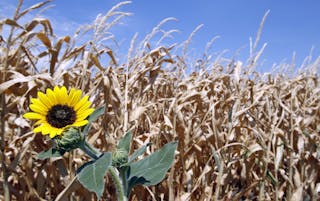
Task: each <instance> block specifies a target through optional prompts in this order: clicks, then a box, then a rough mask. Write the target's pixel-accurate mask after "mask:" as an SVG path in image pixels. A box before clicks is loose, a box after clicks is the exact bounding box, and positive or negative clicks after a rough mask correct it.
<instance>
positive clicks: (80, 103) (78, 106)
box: [74, 96, 89, 111]
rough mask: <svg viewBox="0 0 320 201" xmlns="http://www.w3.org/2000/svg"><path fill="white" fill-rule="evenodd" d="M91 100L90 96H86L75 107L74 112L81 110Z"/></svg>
mask: <svg viewBox="0 0 320 201" xmlns="http://www.w3.org/2000/svg"><path fill="white" fill-rule="evenodd" d="M88 99H89V96H84V97H83V98H82V99H81V100H80V101H79V102H78V103H77V104H76V105H75V106H74V110H75V111H77V110H78V109H79V108H81V107H82V106H83V105H84V104H85V103H86V102H87V101H88Z"/></svg>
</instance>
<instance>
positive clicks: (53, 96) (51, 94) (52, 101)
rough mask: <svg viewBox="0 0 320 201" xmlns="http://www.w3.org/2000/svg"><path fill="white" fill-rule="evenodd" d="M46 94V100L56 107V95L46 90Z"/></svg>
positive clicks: (50, 90)
mask: <svg viewBox="0 0 320 201" xmlns="http://www.w3.org/2000/svg"><path fill="white" fill-rule="evenodd" d="M46 92H47V96H48V98H49V99H50V100H51V103H52V104H53V105H56V104H57V103H58V101H57V98H56V95H55V93H54V92H53V91H52V89H49V88H48V89H47V90H46Z"/></svg>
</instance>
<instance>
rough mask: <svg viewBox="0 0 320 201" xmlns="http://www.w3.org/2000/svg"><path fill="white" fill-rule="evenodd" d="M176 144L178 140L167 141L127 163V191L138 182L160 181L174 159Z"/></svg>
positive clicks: (145, 184) (146, 184)
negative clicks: (158, 147)
mask: <svg viewBox="0 0 320 201" xmlns="http://www.w3.org/2000/svg"><path fill="white" fill-rule="evenodd" d="M177 146H178V142H170V143H167V144H166V145H164V146H163V147H162V148H161V149H160V150H158V151H156V152H154V153H152V154H151V155H149V156H147V157H146V158H144V159H142V160H139V161H136V162H133V163H131V164H129V167H130V170H129V172H130V174H129V180H128V181H129V191H128V192H130V191H131V189H132V188H133V187H134V186H135V185H138V184H142V185H144V186H150V185H155V184H158V183H159V182H161V181H162V180H163V179H164V177H165V174H166V172H167V171H168V169H169V168H170V167H171V165H172V163H173V161H174V152H175V150H176V149H177Z"/></svg>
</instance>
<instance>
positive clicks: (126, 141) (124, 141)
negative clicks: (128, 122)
mask: <svg viewBox="0 0 320 201" xmlns="http://www.w3.org/2000/svg"><path fill="white" fill-rule="evenodd" d="M131 140H132V133H131V132H130V131H129V132H127V133H126V134H125V136H124V137H123V138H121V140H120V141H119V144H118V146H117V149H118V150H125V151H127V153H129V152H130V144H131Z"/></svg>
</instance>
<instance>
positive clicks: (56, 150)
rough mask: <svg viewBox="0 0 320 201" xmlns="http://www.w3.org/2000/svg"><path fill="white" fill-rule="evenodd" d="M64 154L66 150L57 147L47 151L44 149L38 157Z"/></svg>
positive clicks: (43, 157)
mask: <svg viewBox="0 0 320 201" xmlns="http://www.w3.org/2000/svg"><path fill="white" fill-rule="evenodd" d="M63 154H64V152H62V151H59V150H58V149H56V148H50V149H48V150H46V151H42V152H40V153H39V154H38V159H40V160H44V159H47V158H52V157H60V156H62V155H63Z"/></svg>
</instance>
